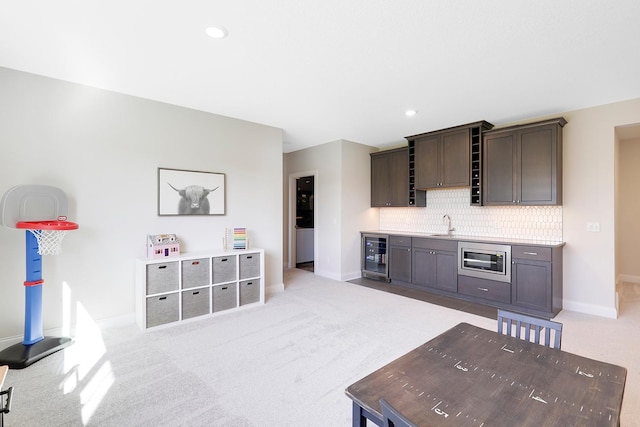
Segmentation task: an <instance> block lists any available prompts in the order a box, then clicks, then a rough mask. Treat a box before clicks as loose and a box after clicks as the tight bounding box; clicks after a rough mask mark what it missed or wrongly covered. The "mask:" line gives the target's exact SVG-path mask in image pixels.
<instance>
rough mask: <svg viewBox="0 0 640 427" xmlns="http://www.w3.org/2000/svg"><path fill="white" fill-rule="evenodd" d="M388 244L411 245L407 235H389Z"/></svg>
mask: <svg viewBox="0 0 640 427" xmlns="http://www.w3.org/2000/svg"><path fill="white" fill-rule="evenodd" d="M389 245H390V246H411V237H407V236H389Z"/></svg>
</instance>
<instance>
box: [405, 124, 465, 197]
mask: <svg viewBox="0 0 640 427" xmlns="http://www.w3.org/2000/svg"><path fill="white" fill-rule="evenodd" d="M470 149H471V147H470V145H469V130H468V129H462V130H458V131H455V132H447V133H443V134H436V135H430V136H426V137H423V138H418V139H416V162H417V165H418V167H417V168H416V188H421V189H422V188H443V187H465V186H469V171H470V163H469V161H470V160H469V159H470V157H469V153H470Z"/></svg>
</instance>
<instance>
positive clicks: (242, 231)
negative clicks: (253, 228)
mask: <svg viewBox="0 0 640 427" xmlns="http://www.w3.org/2000/svg"><path fill="white" fill-rule="evenodd" d="M222 243H223V247H224V249H225V250H226V249H249V236H248V234H247V229H246V228H244V227H236V228H227V229H225V233H224V238H223V242H222Z"/></svg>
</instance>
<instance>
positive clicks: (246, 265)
mask: <svg viewBox="0 0 640 427" xmlns="http://www.w3.org/2000/svg"><path fill="white" fill-rule="evenodd" d="M258 276H260V253H259V252H256V253H253V254H242V255H240V279H248V278H249V277H258Z"/></svg>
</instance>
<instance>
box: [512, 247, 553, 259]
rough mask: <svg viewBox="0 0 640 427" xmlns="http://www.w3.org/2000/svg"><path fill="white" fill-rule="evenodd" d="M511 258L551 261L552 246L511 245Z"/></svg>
mask: <svg viewBox="0 0 640 427" xmlns="http://www.w3.org/2000/svg"><path fill="white" fill-rule="evenodd" d="M511 258H520V259H532V260H536V261H551V248H547V247H542V246H511Z"/></svg>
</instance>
